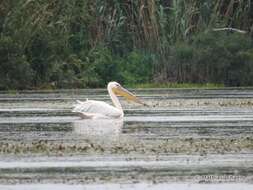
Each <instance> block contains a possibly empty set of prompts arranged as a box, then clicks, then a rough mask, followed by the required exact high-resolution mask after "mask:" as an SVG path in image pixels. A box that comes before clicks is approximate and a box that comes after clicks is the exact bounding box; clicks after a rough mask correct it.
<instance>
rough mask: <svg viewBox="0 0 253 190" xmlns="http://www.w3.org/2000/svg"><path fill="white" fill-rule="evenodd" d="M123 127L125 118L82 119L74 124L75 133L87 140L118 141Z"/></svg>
mask: <svg viewBox="0 0 253 190" xmlns="http://www.w3.org/2000/svg"><path fill="white" fill-rule="evenodd" d="M122 127H123V118H118V119H95V120H94V119H82V120H76V121H74V122H73V132H74V133H76V134H80V135H82V136H84V137H86V138H87V139H89V138H91V139H93V138H95V139H97V137H98V138H99V139H100V140H104V139H106V140H107V141H108V140H118V138H119V136H120V134H121V130H122Z"/></svg>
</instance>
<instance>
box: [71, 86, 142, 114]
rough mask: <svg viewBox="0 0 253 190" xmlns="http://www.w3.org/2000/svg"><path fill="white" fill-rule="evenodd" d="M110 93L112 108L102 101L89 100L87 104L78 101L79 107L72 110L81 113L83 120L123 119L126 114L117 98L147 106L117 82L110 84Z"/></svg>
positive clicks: (108, 88) (108, 87)
mask: <svg viewBox="0 0 253 190" xmlns="http://www.w3.org/2000/svg"><path fill="white" fill-rule="evenodd" d="M107 90H108V93H109V95H110V97H111V99H112V103H113V105H114V106H111V105H109V104H107V103H105V102H102V101H95V100H87V101H85V102H82V101H79V100H77V103H78V104H77V105H76V106H75V108H74V109H73V110H72V111H73V112H77V113H80V115H81V117H82V118H83V119H98V118H112V119H113V118H122V117H123V116H124V112H123V109H122V106H121V104H120V102H119V99H118V97H117V96H124V97H125V98H126V99H127V100H129V101H134V102H136V103H139V104H143V105H145V104H144V103H143V102H142V101H140V100H139V99H138V98H137V97H136V96H135V95H133V94H132V93H131V92H129V91H128V90H126V89H125V88H123V87H122V86H121V85H120V84H119V83H117V82H109V83H108V85H107Z"/></svg>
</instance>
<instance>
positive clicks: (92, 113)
mask: <svg viewBox="0 0 253 190" xmlns="http://www.w3.org/2000/svg"><path fill="white" fill-rule="evenodd" d="M77 102H78V104H77V105H76V106H75V108H74V109H73V110H72V111H73V112H78V113H81V114H82V115H83V118H94V117H110V118H118V117H120V116H121V115H122V112H121V111H120V110H119V109H118V108H115V107H113V106H111V105H109V104H107V103H105V102H102V101H94V100H87V101H85V102H81V101H77Z"/></svg>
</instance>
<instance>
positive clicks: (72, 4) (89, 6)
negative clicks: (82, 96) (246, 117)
mask: <svg viewBox="0 0 253 190" xmlns="http://www.w3.org/2000/svg"><path fill="white" fill-rule="evenodd" d="M223 27H233V28H237V29H241V30H244V31H246V32H247V33H246V34H242V33H237V32H231V31H213V29H214V28H223ZM252 37H253V3H252V2H251V1H248V0H241V1H234V0H224V1H220V0H203V1H198V0H163V1H161V0H4V1H3V0H2V1H0V89H34V88H84V87H104V86H105V85H106V83H107V82H108V81H111V80H116V81H119V82H121V83H123V84H127V85H134V84H140V83H151V82H155V83H167V82H177V83H187V82H189V83H222V84H225V85H227V86H249V85H253V41H252Z"/></svg>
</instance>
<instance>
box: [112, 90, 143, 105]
mask: <svg viewBox="0 0 253 190" xmlns="http://www.w3.org/2000/svg"><path fill="white" fill-rule="evenodd" d="M112 90H113V92H114V93H115V94H116V95H117V96H123V97H124V98H125V99H126V100H128V101H133V102H136V103H139V104H142V105H145V106H146V104H145V103H144V102H142V101H141V100H140V99H139V98H137V97H136V96H135V95H134V94H132V93H131V92H129V91H128V90H127V89H125V88H123V87H121V86H119V87H114V88H113V89H112Z"/></svg>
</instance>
